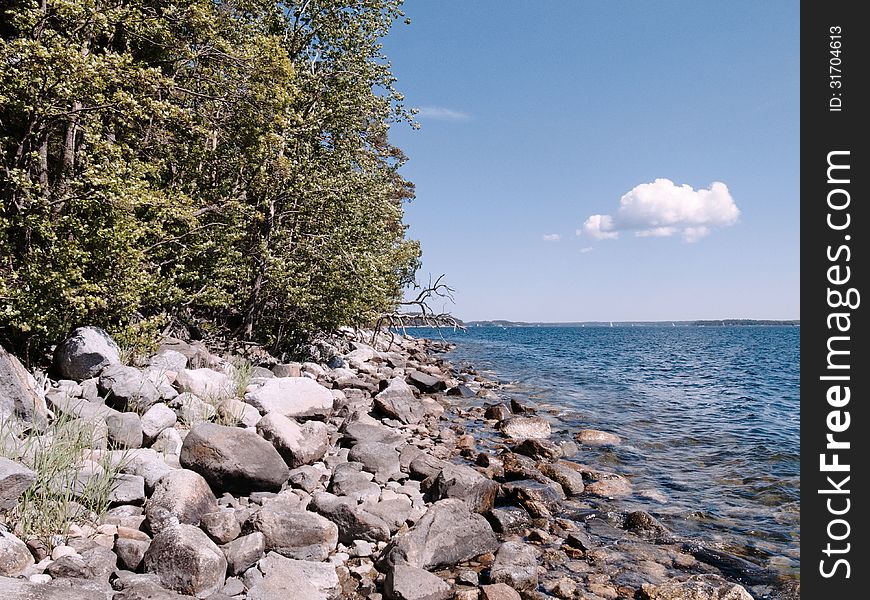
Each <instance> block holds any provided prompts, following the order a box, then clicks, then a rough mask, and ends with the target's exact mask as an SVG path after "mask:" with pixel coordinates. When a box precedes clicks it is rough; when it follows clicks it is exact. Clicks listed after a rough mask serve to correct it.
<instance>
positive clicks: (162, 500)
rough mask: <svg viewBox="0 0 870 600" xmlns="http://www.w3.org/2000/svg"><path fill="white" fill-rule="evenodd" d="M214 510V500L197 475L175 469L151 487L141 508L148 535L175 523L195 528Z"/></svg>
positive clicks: (204, 481) (204, 483) (200, 477)
mask: <svg viewBox="0 0 870 600" xmlns="http://www.w3.org/2000/svg"><path fill="white" fill-rule="evenodd" d="M217 509H218V505H217V499H216V498H215V496H214V494H213V493H212V491H211V488H210V487H209V485H208V483H207V482H206V480H205V479H204V478H203V477H202V476H201V475H199V474H198V473H196V472H194V471H190V470H188V469H176V470H172V471H170V472H169V473H167V474H166V475H164V476H163V477H161V478H160V480H159V481H158V482H157V484H156V485H155V486H154V491H153V493H152V494H151V497H150V498H148V502H147V503H146V504H145V515H146V518H147V519H148V523H149V527H150V529H151V531H153V532H155V533H157V532H159V531H161V530H162V529H163V528H164V527H165V526H167V525H170V524H173V523H174V522H176V521H177V522H178V523H182V524H186V525H199V523H200V521H201V520H202V517H203V515H207V514H208V513H212V512H215V511H216V510H217ZM173 517H174V519H175V521H173Z"/></svg>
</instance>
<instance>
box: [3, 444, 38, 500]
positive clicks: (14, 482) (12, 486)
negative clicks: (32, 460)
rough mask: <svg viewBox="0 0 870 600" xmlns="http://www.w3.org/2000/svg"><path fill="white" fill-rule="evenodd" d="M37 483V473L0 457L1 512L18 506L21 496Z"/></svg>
mask: <svg viewBox="0 0 870 600" xmlns="http://www.w3.org/2000/svg"><path fill="white" fill-rule="evenodd" d="M34 481H36V473H34V472H33V471H31V470H30V469H28V468H27V467H25V466H24V465H21V464H19V463H17V462H15V461H14V460H9V459H8V458H4V457H2V456H0V512H6V511H9V510H11V509H13V508H15V506H16V505H17V504H18V499H19V498H20V497H21V494H23V493H24V492H26V491H27V489H28V488H29V487H30V486H31V485H33V482H34Z"/></svg>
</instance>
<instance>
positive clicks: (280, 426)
mask: <svg viewBox="0 0 870 600" xmlns="http://www.w3.org/2000/svg"><path fill="white" fill-rule="evenodd" d="M257 433H259V434H260V435H261V436H262V437H263V438H264V439H266V440H268V441H269V442H271V443H272V445H273V446H275V449H276V450H277V451H278V454H280V455H281V457H282V458H283V459H284V462H286V463H287V466H288V467H290V468H291V469H295V468H296V467H300V466H302V465H310V464H311V463H313V462H316V461H318V460H320V459H321V458H323V456H324V455H325V454H326V451H327V450H328V449H329V430H328V428H327V426H326V424H325V423H321V422H320V421H307V422H305V423H303V424H302V425H300V424H299V423H297V422H296V421H295V420H293V419H291V418H289V417H285V416H284V415H282V414H279V413H274V412H273V413H268V414H266V416H264V417H263V418H262V419H260V420H259V421H258V422H257Z"/></svg>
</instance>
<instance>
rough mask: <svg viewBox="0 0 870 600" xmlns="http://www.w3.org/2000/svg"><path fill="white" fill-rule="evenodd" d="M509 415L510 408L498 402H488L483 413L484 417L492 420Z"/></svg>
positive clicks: (499, 419) (503, 418) (498, 419)
mask: <svg viewBox="0 0 870 600" xmlns="http://www.w3.org/2000/svg"><path fill="white" fill-rule="evenodd" d="M510 416H511V409H509V408H508V407H507V406H505V405H504V404H502V403H501V402H499V403H498V404H488V405H487V406H486V410H485V411H484V413H483V418H484V419H490V420H494V421H504V420H505V419H507V418H509V417H510Z"/></svg>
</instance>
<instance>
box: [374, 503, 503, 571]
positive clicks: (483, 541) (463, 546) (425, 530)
mask: <svg viewBox="0 0 870 600" xmlns="http://www.w3.org/2000/svg"><path fill="white" fill-rule="evenodd" d="M497 548H498V540H497V539H496V537H495V533H494V532H493V530H492V527H490V525H489V523H488V522H487V520H486V519H485V518H483V517H482V516H481V515H479V514H476V513H473V512H471V511H470V510H469V509H468V506H467V505H466V504H465V503H464V502H463V501H462V500H456V499H448V500H440V501H438V502H436V503H435V504H433V505H432V506H431V507H430V508H429V510H428V511H426V514H425V515H423V516H422V517H421V518H420V520H418V521H417V523H415V524H414V526H413V527H412V528H411V529H409V530H408V531H407V532H405V533H403V534H399V535H398V536H396V537H394V538H393V540H392V541H391V542H390V543H389V544H388V545H387V547H386V548H385V549H384V551H383V553H382V554H381V559H380V565H381V567H382V569H389V567H390V566H391V565H396V564H399V563H402V562H405V563H407V564H409V565H411V566H414V567H418V568H421V569H436V568H441V567H452V566H455V565H456V564H458V563H460V562H463V561H466V560H470V559H472V558H474V557H475V556H479V555H481V554H484V553H487V552H495V550H496V549H497Z"/></svg>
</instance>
